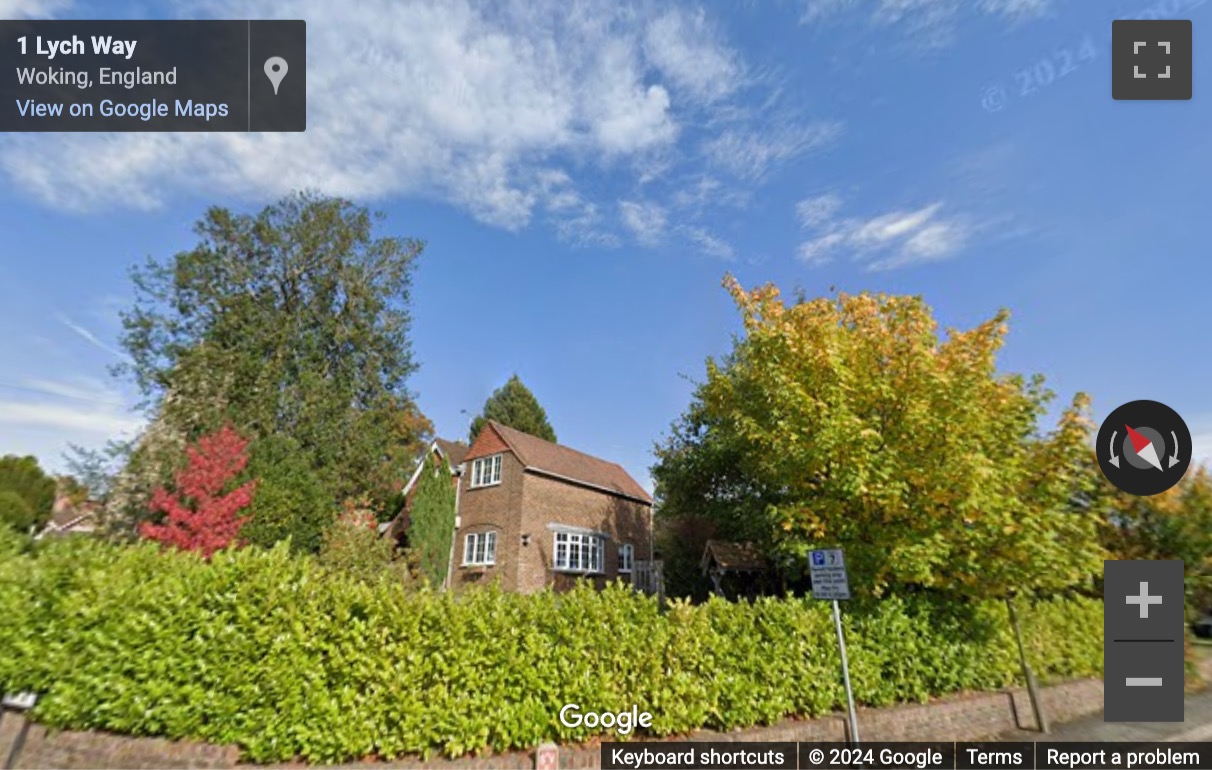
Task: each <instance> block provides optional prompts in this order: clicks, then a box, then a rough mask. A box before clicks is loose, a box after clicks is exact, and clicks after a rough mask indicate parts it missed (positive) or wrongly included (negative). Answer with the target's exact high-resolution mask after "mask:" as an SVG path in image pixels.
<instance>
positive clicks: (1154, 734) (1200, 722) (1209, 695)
mask: <svg viewBox="0 0 1212 770" xmlns="http://www.w3.org/2000/svg"><path fill="white" fill-rule="evenodd" d="M1002 740H1005V741H1039V742H1044V741H1212V692H1203V693H1200V694H1198V695H1191V696H1188V697H1187V706H1186V721H1185V722H1104V721H1103V717H1102V714H1099V715H1097V716H1092V717H1086V718H1085V719H1078V720H1075V721H1073V722H1068V723H1066V724H1061V725H1053V726H1052V733H1051V734H1050V735H1040V734H1039V733H1035V732H1030V731H1027V730H1018V731H1015V732H1013V733H1009V734H1007V735H1003V736H1002Z"/></svg>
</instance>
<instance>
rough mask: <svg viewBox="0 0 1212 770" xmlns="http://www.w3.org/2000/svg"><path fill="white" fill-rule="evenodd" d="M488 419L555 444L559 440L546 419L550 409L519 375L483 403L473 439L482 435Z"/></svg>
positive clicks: (472, 425)
mask: <svg viewBox="0 0 1212 770" xmlns="http://www.w3.org/2000/svg"><path fill="white" fill-rule="evenodd" d="M489 420H496V421H497V422H499V423H501V424H502V425H508V426H509V427H511V428H515V429H517V430H520V431H522V432H523V433H529V434H530V435H532V436H538V437H539V438H542V439H546V440H548V441H551V442H553V443H554V442H555V440H556V434H555V430H553V429H552V427H551V423H549V422H547V412H546V411H544V410H543V407H542V406H540V405H539V401H538V399H536V398H535V397H534V394H533V393H531V392H530V389H529V388H527V387H526V386H525V385H523V384H522V380H521V379H520V378H519V377H518V375H516V374H515V375H513V376H512V377H510V378H509V381H508V382H506V383H505V384H504V385H502V386H501V387H499V388H497V389H496V390H494V391H493V392H492V395H491V396H489V397H488V400H487V401H485V402H484V408H483V409H482V410H481V411H480V414H479V416H477V417H476V418H475V419H474V420H473V421H472V423H471V440H472V441H475V440H476V436H478V435H480V431H482V430H484V426H485V425H487V424H488V421H489Z"/></svg>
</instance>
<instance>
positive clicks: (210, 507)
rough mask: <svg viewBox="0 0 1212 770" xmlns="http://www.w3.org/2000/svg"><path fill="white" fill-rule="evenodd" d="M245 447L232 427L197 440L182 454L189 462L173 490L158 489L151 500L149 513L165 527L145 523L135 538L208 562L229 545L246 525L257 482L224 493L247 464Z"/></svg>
mask: <svg viewBox="0 0 1212 770" xmlns="http://www.w3.org/2000/svg"><path fill="white" fill-rule="evenodd" d="M247 448H248V441H247V440H246V439H244V438H243V437H241V436H240V434H239V433H237V432H236V431H235V430H233V429H232V428H231V426H224V427H223V428H222V429H221V430H218V431H216V432H214V433H211V434H209V435H206V436H203V437H202V438H200V439H198V443H197V444H195V445H194V446H192V447H190V448H189V449H187V450H186V457H187V463H186V466H185V468H184V469H183V470H182V471H181V472H180V473H178V474H177V484H176V487H177V489H176V491H175V492H169V491H168V490H167V489H164V488H163V487H160V488H158V489H156V491H155V493H154V494H153V495H152V499H151V509H152V510H153V511H155V512H157V513H160V512H163V513H165V514H167V515H166V518H165V520H164V523H163V524H152V523H151V522H144V523H143V524H142V525H140V527H139V534H141V535H142V536H143V537H145V538H148V539H149V540H156V541H158V542H161V543H164V544H165V545H171V546H175V547H177V548H181V549H183V550H187V551H196V552H198V553H200V554H202V555H203V556H205V557H208V558H209V557H210V556H211V554H213V553H214V552H215V551H218V550H220V549H222V548H226V547H227V546H228V545H231V544H232V543H233V542H234V541H235V539H236V536H237V535H239V533H240V527H242V526H244V523H245V522H246V521H248V518H249V517H247V516H240V515H239V513H240V511H242V510H243V509H245V508H247V507H248V506H249V504H250V503H252V499H253V492H254V491H255V490H256V485H257V482H256V481H255V480H254V481H250V482H248V483H246V484H242V485H241V486H240V487H238V488H236V489H234V490H232V491H230V492H227V493H224V491H223V490H224V489H225V488H226V487H227V486H228V485H229V484H230V483H231V481H232V479H234V478H235V477H236V476H237V475H239V473H240V471H242V470H244V466H245V465H247V464H248V455H247V454H246V453H245V450H246V449H247Z"/></svg>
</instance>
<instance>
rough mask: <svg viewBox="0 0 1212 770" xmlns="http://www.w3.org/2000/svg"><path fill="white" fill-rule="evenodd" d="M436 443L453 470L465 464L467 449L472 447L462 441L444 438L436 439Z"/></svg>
mask: <svg viewBox="0 0 1212 770" xmlns="http://www.w3.org/2000/svg"><path fill="white" fill-rule="evenodd" d="M433 443H434V445H435V446H436V447H437V449H438V451H439V452H441V453H442V456H443V457H445V458H446V464H447V465H449V466H450V469H451V470H452V471H453V470H454V469H455V468H458V467H459V466H460V465H462V464H463V458H464V457H466V456H467V450H468V449H471V447H469V446H468V445H467V444H464V443H463V442H462V441H447V440H446V439H444V438H438V439H434V442H433Z"/></svg>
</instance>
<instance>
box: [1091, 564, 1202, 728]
mask: <svg viewBox="0 0 1212 770" xmlns="http://www.w3.org/2000/svg"><path fill="white" fill-rule="evenodd" d="M1103 604H1104V611H1103V719H1104V720H1105V721H1107V722H1181V721H1183V675H1184V670H1183V638H1184V633H1185V632H1184V627H1183V563H1182V562H1181V561H1107V562H1103Z"/></svg>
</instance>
